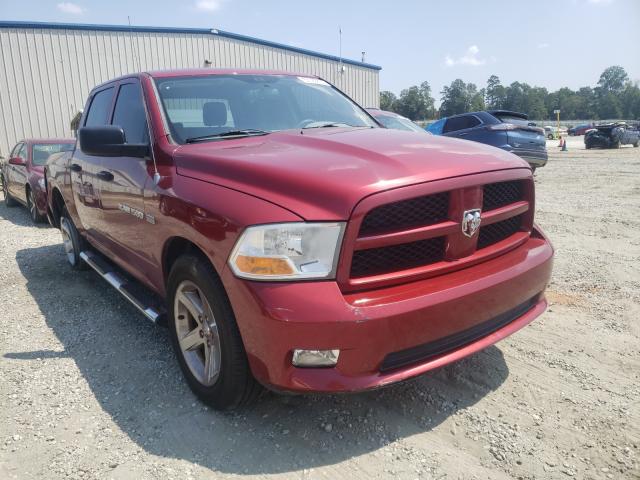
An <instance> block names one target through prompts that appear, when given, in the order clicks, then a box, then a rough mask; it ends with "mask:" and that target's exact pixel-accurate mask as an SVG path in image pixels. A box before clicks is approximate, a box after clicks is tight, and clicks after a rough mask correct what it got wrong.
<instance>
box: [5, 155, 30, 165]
mask: <svg viewBox="0 0 640 480" xmlns="http://www.w3.org/2000/svg"><path fill="white" fill-rule="evenodd" d="M26 164H27V162H26V160H25V159H24V158H22V157H13V158H10V159H9V165H16V166H25V165H26Z"/></svg>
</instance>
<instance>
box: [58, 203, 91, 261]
mask: <svg viewBox="0 0 640 480" xmlns="http://www.w3.org/2000/svg"><path fill="white" fill-rule="evenodd" d="M60 232H61V233H62V246H63V247H64V252H65V254H66V256H67V261H68V262H69V265H71V268H72V269H73V270H86V269H87V264H86V263H85V262H84V260H82V258H80V253H81V252H83V251H85V250H87V247H88V244H87V241H86V240H85V239H84V238H83V237H82V236H81V235H80V233H79V232H78V229H77V228H76V226H75V225H74V224H73V220H71V216H70V215H69V212H68V211H67V207H64V209H63V210H62V216H61V217H60Z"/></svg>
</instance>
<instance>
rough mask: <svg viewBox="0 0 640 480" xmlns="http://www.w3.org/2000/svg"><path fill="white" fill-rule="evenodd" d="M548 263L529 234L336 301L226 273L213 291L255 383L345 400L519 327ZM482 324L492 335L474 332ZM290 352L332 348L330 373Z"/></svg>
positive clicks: (540, 300) (327, 285) (320, 290)
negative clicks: (221, 291) (433, 271)
mask: <svg viewBox="0 0 640 480" xmlns="http://www.w3.org/2000/svg"><path fill="white" fill-rule="evenodd" d="M552 257H553V249H552V247H551V245H550V243H549V242H548V240H547V239H546V238H545V237H544V236H543V235H542V234H541V233H540V232H539V231H538V230H534V232H533V234H532V236H531V237H530V239H529V240H528V241H527V242H526V243H525V244H523V245H520V246H519V247H517V248H516V249H514V250H512V251H510V252H508V253H506V254H504V255H501V256H500V257H497V258H494V259H492V260H489V261H486V262H484V263H482V264H478V265H475V266H473V267H469V268H466V269H463V270H459V271H456V272H453V273H449V274H446V275H442V276H439V277H434V278H430V279H425V280H421V281H416V282H411V283H407V284H402V285H395V286H392V287H387V288H381V289H377V290H373V291H363V292H356V293H350V294H344V293H342V292H341V291H340V289H339V288H338V285H337V284H336V283H335V282H297V283H274V282H250V281H244V280H240V279H237V278H236V277H234V276H233V274H232V273H231V272H230V271H229V270H228V269H227V270H225V272H224V273H223V282H224V284H225V286H226V288H227V292H228V294H229V298H230V300H231V304H232V306H233V308H234V311H235V315H236V318H237V321H238V325H239V328H240V331H241V334H242V338H243V341H244V344H245V348H246V351H247V355H248V358H249V362H250V365H251V369H252V371H253V374H254V376H255V377H256V378H257V380H258V381H260V382H261V383H262V384H264V385H265V386H267V387H269V388H272V389H276V390H284V391H296V392H348V391H359V390H366V389H371V388H376V387H381V386H384V385H388V384H390V383H394V382H399V381H402V380H405V379H408V378H411V377H415V376H417V375H420V374H422V373H425V372H427V371H429V370H432V369H434V368H438V367H441V366H443V365H446V364H448V363H451V362H454V361H456V360H459V359H461V358H463V357H466V356H468V355H470V354H472V353H475V352H477V351H479V350H482V349H484V348H486V347H488V346H489V345H492V344H494V343H495V342H497V341H499V340H501V339H502V338H504V337H506V336H508V335H510V334H512V333H514V332H515V331H517V330H519V329H520V328H522V327H524V326H525V325H527V324H528V323H530V322H531V321H533V320H534V319H535V318H536V317H537V316H538V315H540V314H541V313H542V312H543V311H544V310H545V308H546V305H547V304H546V300H545V299H544V295H543V292H544V289H545V287H546V285H547V283H548V281H549V278H550V275H551V268H552V261H553V260H552ZM527 302H530V303H529V304H527ZM523 305H527V308H526V309H522V306H523ZM519 308H520V310H518V309H519ZM508 312H515V316H514V317H513V318H507V317H505V315H508ZM505 318H507V321H505ZM496 319H502V322H498V323H495V320H496ZM491 322H494V323H493V325H494V327H495V328H489V329H487V328H484V327H483V326H487V325H492V323H491ZM471 332H477V334H476V335H475V336H471V337H470V336H469V334H470V333H471ZM451 339H458V340H461V341H457V343H456V342H453V343H451V342H450V340H451ZM433 345H445V348H440V349H439V350H437V351H435V353H434V351H430V354H429V355H427V356H424V355H423V356H422V357H419V356H418V357H416V356H414V357H411V358H410V362H408V363H407V362H406V361H405V362H404V363H402V364H398V365H401V366H397V367H394V366H393V365H392V367H391V368H387V367H388V365H389V363H388V362H389V358H390V357H391V358H392V359H393V358H394V355H395V357H396V358H397V357H398V356H399V357H401V358H404V359H405V360H406V358H407V357H406V354H407V352H409V353H411V354H414V355H415V353H416V351H420V349H423V351H425V350H424V349H425V348H427V349H428V348H430V346H433ZM446 345H449V346H450V348H446ZM296 348H299V349H318V350H325V349H326V350H328V349H340V356H339V359H338V363H337V365H336V366H335V367H333V368H297V367H294V366H292V364H291V358H292V352H293V350H294V349H296ZM403 355H405V356H404V357H403Z"/></svg>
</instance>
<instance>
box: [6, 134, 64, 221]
mask: <svg viewBox="0 0 640 480" xmlns="http://www.w3.org/2000/svg"><path fill="white" fill-rule="evenodd" d="M74 143H75V140H74V139H26V140H21V141H20V142H18V143H17V144H16V145H15V147H13V149H12V150H11V154H10V155H9V160H8V161H7V162H4V163H3V166H2V169H1V170H0V176H1V177H2V178H1V182H0V183H2V189H3V194H4V200H5V202H6V204H7V206H8V207H13V206H16V205H19V204H23V205H25V206H26V207H27V208H28V209H29V215H30V216H31V220H33V222H34V223H39V222H42V221H43V220H45V219H46V213H47V197H46V189H45V184H44V175H43V172H44V165H45V163H46V161H47V159H48V158H49V156H50V155H52V154H58V153H60V152H64V151H68V150H71V148H72V146H73V144H74Z"/></svg>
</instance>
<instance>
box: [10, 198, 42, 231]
mask: <svg viewBox="0 0 640 480" xmlns="http://www.w3.org/2000/svg"><path fill="white" fill-rule="evenodd" d="M0 198H1V199H2V200H0V217H1V218H4V219H5V220H9V221H10V222H11V223H13V224H15V225H19V226H21V227H32V228H48V227H49V226H50V225H49V223H48V222H47V221H46V220H45V221H44V222H42V223H33V221H32V220H31V217H30V216H29V211H28V210H27V207H24V206H22V205H16V206H15V207H7V204H6V203H5V201H4V197H3V196H2V193H1V192H0Z"/></svg>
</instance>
